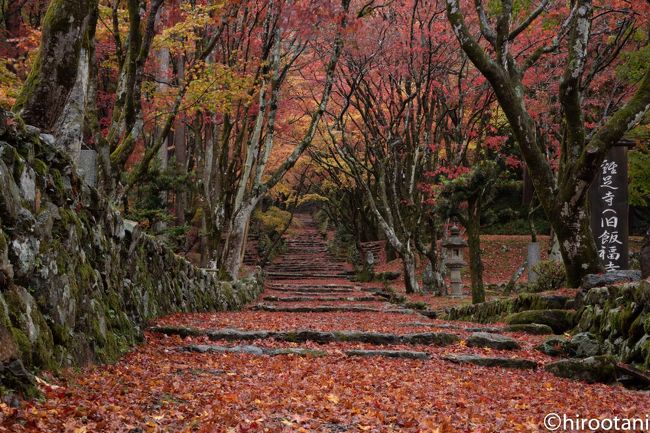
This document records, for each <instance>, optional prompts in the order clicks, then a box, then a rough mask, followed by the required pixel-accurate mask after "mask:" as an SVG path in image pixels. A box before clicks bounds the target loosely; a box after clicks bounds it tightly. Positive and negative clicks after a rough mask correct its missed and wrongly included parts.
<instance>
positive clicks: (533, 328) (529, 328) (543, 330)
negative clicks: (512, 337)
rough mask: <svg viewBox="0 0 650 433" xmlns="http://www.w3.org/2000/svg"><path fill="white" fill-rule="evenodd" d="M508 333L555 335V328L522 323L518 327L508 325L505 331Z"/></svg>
mask: <svg viewBox="0 0 650 433" xmlns="http://www.w3.org/2000/svg"><path fill="white" fill-rule="evenodd" d="M503 330H504V331H506V332H524V333H526V334H531V335H548V334H552V333H553V328H551V327H550V326H548V325H542V324H541V323H520V324H517V325H508V326H506V327H505V328H504V329H503Z"/></svg>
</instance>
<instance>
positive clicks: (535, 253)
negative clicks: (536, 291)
mask: <svg viewBox="0 0 650 433" xmlns="http://www.w3.org/2000/svg"><path fill="white" fill-rule="evenodd" d="M540 257H541V256H540V251H539V242H530V243H529V244H528V282H529V283H536V282H537V272H535V271H534V269H533V268H534V267H535V266H536V265H537V264H538V263H539V261H540Z"/></svg>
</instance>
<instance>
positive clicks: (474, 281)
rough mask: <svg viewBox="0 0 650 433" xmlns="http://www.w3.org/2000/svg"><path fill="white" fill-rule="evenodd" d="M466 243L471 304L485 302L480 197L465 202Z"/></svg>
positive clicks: (472, 197) (470, 198) (471, 197)
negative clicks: (467, 246) (467, 247)
mask: <svg viewBox="0 0 650 433" xmlns="http://www.w3.org/2000/svg"><path fill="white" fill-rule="evenodd" d="M464 225H465V227H466V228H467V243H468V245H469V274H470V281H471V285H472V303H473V304H478V303H481V302H485V287H484V286H483V260H481V204H480V197H474V196H470V197H469V198H468V200H467V221H465V224H464Z"/></svg>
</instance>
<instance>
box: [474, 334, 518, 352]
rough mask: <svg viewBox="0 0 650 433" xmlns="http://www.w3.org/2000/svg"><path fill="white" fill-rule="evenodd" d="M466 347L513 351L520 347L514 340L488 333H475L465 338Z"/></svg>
mask: <svg viewBox="0 0 650 433" xmlns="http://www.w3.org/2000/svg"><path fill="white" fill-rule="evenodd" d="M467 346H468V347H488V348H490V349H497V350H515V349H519V348H520V347H521V346H520V345H519V343H517V341H516V340H515V339H514V338H510V337H507V336H505V335H500V334H493V333H490V332H475V333H473V334H472V335H470V336H469V337H468V338H467Z"/></svg>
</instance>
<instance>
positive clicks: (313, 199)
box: [298, 193, 328, 206]
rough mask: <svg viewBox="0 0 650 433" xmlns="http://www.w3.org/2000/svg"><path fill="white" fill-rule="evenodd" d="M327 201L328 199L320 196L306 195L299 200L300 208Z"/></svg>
mask: <svg viewBox="0 0 650 433" xmlns="http://www.w3.org/2000/svg"><path fill="white" fill-rule="evenodd" d="M327 201H328V199H327V197H323V196H322V195H320V194H313V193H312V194H305V195H303V196H302V197H300V199H299V200H298V206H302V205H305V204H312V203H325V202H327Z"/></svg>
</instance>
